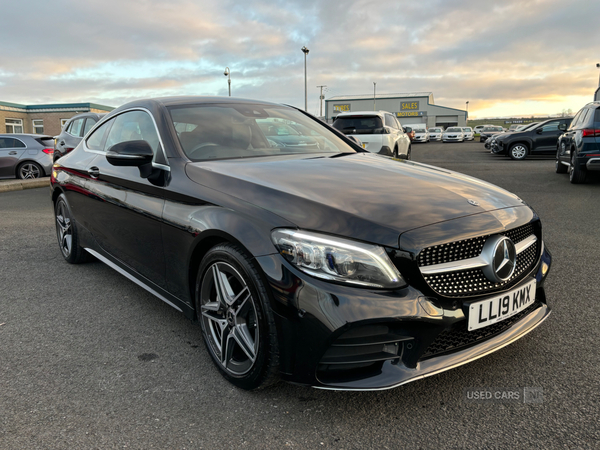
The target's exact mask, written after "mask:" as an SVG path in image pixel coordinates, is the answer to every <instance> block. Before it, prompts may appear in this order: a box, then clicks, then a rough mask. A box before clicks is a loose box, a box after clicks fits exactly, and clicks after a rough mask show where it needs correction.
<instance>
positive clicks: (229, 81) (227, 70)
mask: <svg viewBox="0 0 600 450" xmlns="http://www.w3.org/2000/svg"><path fill="white" fill-rule="evenodd" d="M223 75H225V76H226V77H227V83H228V84H229V96H230V97H231V70H229V67H225V72H223Z"/></svg>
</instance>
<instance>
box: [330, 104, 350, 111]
mask: <svg viewBox="0 0 600 450" xmlns="http://www.w3.org/2000/svg"><path fill="white" fill-rule="evenodd" d="M333 112H334V113H335V112H337V113H341V112H350V104H349V103H348V104H345V105H333Z"/></svg>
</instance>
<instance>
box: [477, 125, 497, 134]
mask: <svg viewBox="0 0 600 450" xmlns="http://www.w3.org/2000/svg"><path fill="white" fill-rule="evenodd" d="M493 126H494V125H477V126H476V127H475V128H473V133H474V134H479V133H481V132H482V131H483V129H484V128H486V127H493Z"/></svg>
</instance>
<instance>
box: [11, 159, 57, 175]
mask: <svg viewBox="0 0 600 450" xmlns="http://www.w3.org/2000/svg"><path fill="white" fill-rule="evenodd" d="M27 163H34V164H36V165H37V166H39V168H40V169H42V173H43V174H44V176H48V175H50V174H49V173H46V169H45V168H44V166H42V165H41V164H40V163H39V162H37V161H36V160H35V159H31V158H27V159H20V160H19V162H18V163H17V164H16V165H15V177H16V178H19V169H20V168H21V166H22V165H23V164H27Z"/></svg>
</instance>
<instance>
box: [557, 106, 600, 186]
mask: <svg viewBox="0 0 600 450" xmlns="http://www.w3.org/2000/svg"><path fill="white" fill-rule="evenodd" d="M599 170H600V102H592V103H588V104H587V105H585V106H584V107H583V108H581V110H580V111H579V112H578V113H577V114H575V117H573V120H572V121H571V124H570V126H569V128H568V129H567V131H565V132H564V133H563V134H561V135H560V136H559V137H558V142H557V146H556V173H567V172H568V173H569V180H570V181H571V183H573V184H578V183H584V182H585V178H586V175H587V172H592V171H594V172H596V171H599Z"/></svg>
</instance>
